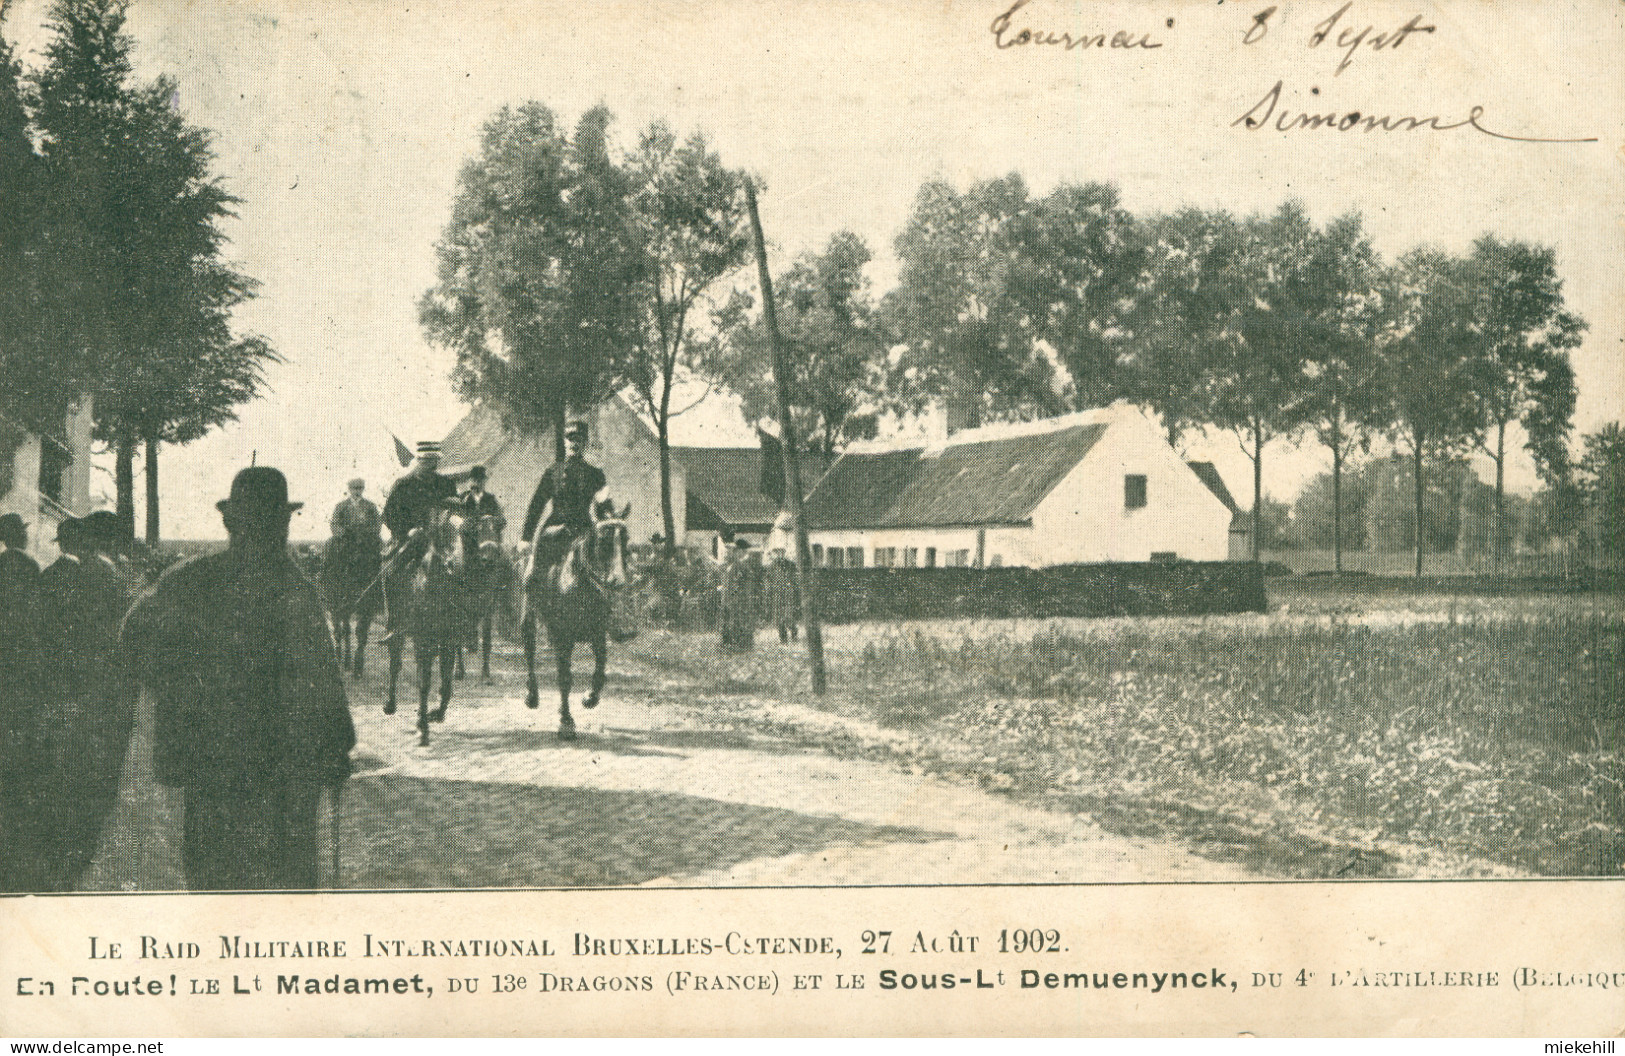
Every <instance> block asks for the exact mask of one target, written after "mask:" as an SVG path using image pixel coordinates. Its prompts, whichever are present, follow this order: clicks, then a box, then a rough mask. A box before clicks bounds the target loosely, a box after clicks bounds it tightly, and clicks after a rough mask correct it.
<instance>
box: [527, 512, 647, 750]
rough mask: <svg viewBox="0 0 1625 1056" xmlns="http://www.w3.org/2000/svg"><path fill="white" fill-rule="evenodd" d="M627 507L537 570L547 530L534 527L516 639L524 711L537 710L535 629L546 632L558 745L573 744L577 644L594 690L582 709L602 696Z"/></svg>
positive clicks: (622, 570)
mask: <svg viewBox="0 0 1625 1056" xmlns="http://www.w3.org/2000/svg"><path fill="white" fill-rule="evenodd" d="M631 511H632V506H631V504H630V503H628V504H627V505H626V507H625V508H624V509H622V510H621V512H620V513H619V514H614V511H613V510H611V511H610V512H611V514H612V516H609V517H606V518H603V519H601V520H600V521H599V522H598V524H597V525H596V526H595V527H594V528H593V529H592V530H591V531H589V532H585V533H583V534H582V535H581V536H580V537H579V538H577V539H576V540H575V541H574V542H573V543H571V544H570V548H569V549H568V550H567V551H566V552H565V554H564V557H563V558H562V559H561V560H560V561H559V562H558V563H557V564H555V565H553V566H552V567H548V566H546V565H542V564H538V562H537V557H536V554H537V551H538V550H540V549H541V547H542V543H543V537H544V534H545V532H546V529H545V528H543V527H538V528H537V530H536V538H535V539H534V540H533V542H532V546H531V552H530V558H529V560H528V561H527V565H526V569H525V595H524V612H523V614H522V615H521V617H520V621H519V633H520V639H521V641H522V643H523V644H524V647H525V673H526V675H527V676H528V679H529V682H528V689H527V692H526V695H525V707H527V708H535V707H536V706H537V705H538V700H539V694H538V690H537V686H536V623H537V621H538V620H540V621H541V622H542V623H543V624H545V625H546V627H547V641H548V644H549V645H550V646H551V647H552V649H553V659H554V663H555V664H556V666H557V669H558V686H559V739H560V740H565V741H569V740H574V739H575V735H576V724H575V719H574V718H572V717H571V715H570V688H571V674H570V657H571V655H572V654H573V653H574V652H575V647H576V645H577V644H578V643H581V644H585V645H588V646H590V647H591V648H592V657H593V670H592V690H591V691H590V692H589V693H588V694H587V696H586V697H585V698H584V699H583V700H582V702H581V706H582V707H583V708H596V707H597V706H598V699H599V696H600V695H601V694H602V693H603V690H604V666H605V664H606V663H607V662H608V660H609V647H608V644H607V640H608V637H609V627H610V615H611V612H610V610H611V605H612V598H611V595H610V591H612V590H615V589H618V588H620V587H624V586H625V585H626V581H627V576H626V548H627V530H626V518H627V515H628V514H629V513H631Z"/></svg>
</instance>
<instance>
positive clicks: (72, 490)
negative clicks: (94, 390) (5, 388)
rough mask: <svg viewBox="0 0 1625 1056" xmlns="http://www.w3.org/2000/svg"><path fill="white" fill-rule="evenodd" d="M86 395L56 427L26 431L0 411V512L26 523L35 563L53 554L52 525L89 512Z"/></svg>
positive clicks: (88, 434)
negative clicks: (43, 432) (46, 431)
mask: <svg viewBox="0 0 1625 1056" xmlns="http://www.w3.org/2000/svg"><path fill="white" fill-rule="evenodd" d="M91 420H92V418H91V401H90V399H89V397H86V398H85V399H82V400H80V401H79V402H78V403H76V404H74V406H73V407H71V408H70V409H69V411H68V414H67V417H66V419H65V420H64V421H63V423H62V429H61V431H60V432H54V433H51V434H49V435H40V434H37V433H31V432H29V431H28V430H26V429H24V428H23V427H22V426H20V425H18V424H17V423H15V422H12V421H11V420H10V419H7V418H4V417H0V514H7V513H15V514H17V515H19V516H21V517H22V519H23V523H24V524H25V525H26V526H27V527H28V543H29V547H28V548H29V550H30V551H31V552H32V553H33V555H34V556H35V558H36V559H37V560H39V562H40V564H42V565H43V564H46V563H48V562H50V561H53V560H55V559H56V556H57V549H56V542H55V540H56V526H57V525H58V524H59V523H61V521H62V520H63V518H66V517H83V516H84V515H85V514H87V513H89V512H90V430H91Z"/></svg>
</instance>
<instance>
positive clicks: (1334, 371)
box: [1303, 213, 1382, 572]
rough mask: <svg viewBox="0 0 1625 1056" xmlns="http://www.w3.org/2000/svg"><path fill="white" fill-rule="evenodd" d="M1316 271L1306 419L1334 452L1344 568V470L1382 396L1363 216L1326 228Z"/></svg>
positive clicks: (1366, 439)
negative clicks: (1380, 392) (1379, 384)
mask: <svg viewBox="0 0 1625 1056" xmlns="http://www.w3.org/2000/svg"><path fill="white" fill-rule="evenodd" d="M1313 258H1314V259H1313V261H1312V263H1311V265H1310V266H1311V268H1312V269H1313V271H1314V273H1315V275H1316V278H1315V279H1314V281H1315V282H1316V283H1317V284H1318V286H1319V287H1320V293H1321V296H1320V297H1319V298H1318V303H1315V304H1313V305H1311V311H1312V312H1313V313H1314V315H1315V316H1316V318H1315V320H1314V324H1315V325H1314V335H1313V336H1314V339H1313V340H1311V341H1309V342H1308V343H1307V344H1306V345H1305V347H1304V353H1305V357H1306V358H1305V362H1304V371H1305V377H1306V382H1307V392H1306V394H1305V404H1304V409H1303V418H1304V421H1305V423H1306V424H1307V425H1308V426H1309V428H1310V429H1311V430H1313V431H1314V434H1315V436H1316V438H1317V439H1319V441H1320V442H1321V443H1322V444H1324V445H1325V446H1326V447H1327V448H1328V449H1330V451H1331V453H1332V475H1331V521H1332V533H1331V544H1332V567H1333V569H1334V570H1335V571H1338V572H1341V571H1343V471H1344V467H1345V466H1346V464H1347V462H1348V459H1349V457H1350V456H1351V455H1352V454H1353V453H1354V451H1355V449H1356V448H1361V449H1364V450H1369V449H1370V436H1371V432H1372V431H1373V429H1374V428H1375V426H1376V424H1377V423H1376V422H1375V421H1374V419H1375V418H1376V417H1379V416H1380V415H1379V408H1380V403H1381V401H1380V398H1379V395H1378V393H1379V386H1378V362H1377V356H1376V334H1377V329H1378V327H1379V325H1380V322H1381V319H1382V297H1381V292H1380V289H1379V285H1378V278H1379V275H1380V271H1381V265H1380V262H1379V260H1378V258H1377V254H1376V251H1375V250H1374V249H1373V248H1372V246H1371V240H1370V239H1369V238H1368V237H1367V236H1366V234H1365V230H1364V223H1363V221H1362V220H1361V218H1360V215H1359V214H1358V213H1350V214H1348V215H1346V216H1342V217H1338V218H1337V219H1335V220H1333V221H1332V222H1331V223H1329V224H1327V225H1326V227H1325V228H1324V229H1323V230H1322V231H1321V232H1320V233H1319V237H1318V238H1317V239H1316V240H1315V246H1314V249H1313Z"/></svg>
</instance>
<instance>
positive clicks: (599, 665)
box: [581, 631, 609, 708]
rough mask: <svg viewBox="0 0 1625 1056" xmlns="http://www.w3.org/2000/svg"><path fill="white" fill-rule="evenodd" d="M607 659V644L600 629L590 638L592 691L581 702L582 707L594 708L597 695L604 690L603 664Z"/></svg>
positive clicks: (596, 702) (596, 704)
mask: <svg viewBox="0 0 1625 1056" xmlns="http://www.w3.org/2000/svg"><path fill="white" fill-rule="evenodd" d="M608 661H609V646H608V645H607V644H605V641H604V633H603V632H602V631H600V632H599V633H598V636H597V637H595V638H594V639H593V640H592V692H590V693H588V694H587V699H586V700H583V701H582V702H581V706H582V707H584V708H596V707H597V706H598V697H599V695H600V694H602V693H603V692H604V665H605V664H606V663H608Z"/></svg>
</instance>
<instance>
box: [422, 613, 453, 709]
mask: <svg viewBox="0 0 1625 1056" xmlns="http://www.w3.org/2000/svg"><path fill="white" fill-rule="evenodd" d="M438 652H439V654H440V707H438V708H436V709H435V710H434V712H433V713H432V714H430V716H429V718H431V719H432V720H434V721H435V722H445V721H446V705H448V704H450V703H451V668H452V664H453V662H454V661H453V655H454V654H456V653H457V639H456V637H455V635H454V634H450V633H448V634H445V635H443V636H441V639H440V644H439V648H438Z"/></svg>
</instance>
